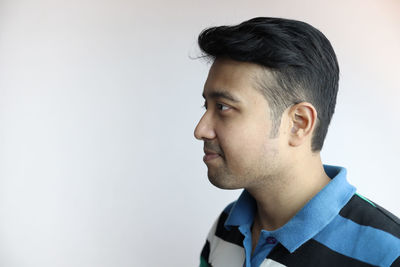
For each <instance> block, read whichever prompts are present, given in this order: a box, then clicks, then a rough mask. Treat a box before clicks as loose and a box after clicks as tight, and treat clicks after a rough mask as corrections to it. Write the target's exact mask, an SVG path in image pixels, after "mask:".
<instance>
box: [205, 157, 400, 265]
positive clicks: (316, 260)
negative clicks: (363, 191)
mask: <svg viewBox="0 0 400 267" xmlns="http://www.w3.org/2000/svg"><path fill="white" fill-rule="evenodd" d="M324 169H325V172H326V174H327V175H328V176H329V177H330V178H331V179H332V180H331V181H330V182H329V184H327V185H326V186H325V187H324V188H323V189H322V190H321V191H320V192H319V193H318V194H317V195H315V196H314V197H313V198H312V199H311V200H310V201H309V202H308V203H307V204H306V205H305V206H304V207H303V208H302V209H301V210H300V211H299V212H298V213H297V214H296V215H295V216H294V217H293V218H292V219H291V220H290V221H289V222H287V223H286V224H285V225H284V226H282V227H281V228H279V229H277V230H274V231H266V230H262V231H261V234H260V238H259V241H258V244H257V247H256V248H255V250H254V252H253V254H251V251H252V247H251V246H252V245H251V244H252V241H251V227H252V224H253V218H254V214H255V212H256V202H255V200H254V198H253V197H252V196H251V195H250V194H249V193H248V192H247V191H246V190H244V191H243V193H242V194H241V195H240V197H239V199H238V200H237V201H235V202H233V203H231V204H230V205H228V206H227V207H226V208H225V210H224V211H223V212H222V213H221V215H220V216H219V218H218V219H217V221H216V222H215V224H214V225H213V227H212V228H211V230H210V232H209V235H208V237H207V241H206V244H205V245H204V247H203V250H202V252H201V258H200V260H201V263H200V266H201V267H206V266H213V267H243V266H246V267H250V266H253V267H255V266H262V267H267V266H270V267H274V266H276V267H277V266H296V267H302V266H307V267H310V266H324V267H325V266H327V267H328V266H339V267H342V266H400V220H399V219H398V218H397V217H395V216H394V215H392V214H391V213H389V212H388V211H386V210H385V209H383V208H382V207H380V206H379V205H377V204H375V203H373V202H371V201H369V200H368V199H366V198H364V197H362V196H361V195H359V194H357V193H356V189H355V188H354V187H353V186H352V185H350V184H349V183H348V182H347V180H346V169H345V168H342V167H334V166H328V165H324Z"/></svg>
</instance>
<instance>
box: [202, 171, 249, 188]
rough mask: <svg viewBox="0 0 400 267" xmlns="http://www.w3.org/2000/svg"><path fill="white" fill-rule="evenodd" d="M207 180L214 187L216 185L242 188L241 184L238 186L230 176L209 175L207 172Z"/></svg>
mask: <svg viewBox="0 0 400 267" xmlns="http://www.w3.org/2000/svg"><path fill="white" fill-rule="evenodd" d="M208 180H209V181H210V183H212V184H213V185H214V186H215V187H218V188H220V189H227V190H234V189H240V188H243V187H242V186H239V185H238V184H237V183H236V182H235V181H234V180H232V177H227V176H225V177H224V176H219V175H210V173H209V174H208Z"/></svg>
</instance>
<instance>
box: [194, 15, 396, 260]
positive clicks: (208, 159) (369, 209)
mask: <svg viewBox="0 0 400 267" xmlns="http://www.w3.org/2000/svg"><path fill="white" fill-rule="evenodd" d="M198 42H199V46H200V48H201V50H202V51H203V52H204V54H205V56H207V57H209V58H211V59H212V60H213V64H212V66H211V68H210V71H209V74H208V78H207V81H206V83H205V85H204V92H203V97H204V98H205V105H204V106H205V108H206V111H205V113H204V115H203V117H202V118H201V119H200V121H199V123H198V125H197V127H196V129H195V133H194V134H195V137H196V138H197V139H199V140H202V141H204V153H205V156H204V159H203V160H204V162H205V164H206V165H207V167H208V178H209V180H210V182H211V183H212V184H213V185H215V186H217V187H219V188H223V189H239V188H243V189H244V190H243V192H242V194H241V195H240V197H239V199H238V200H237V201H235V202H233V203H232V204H230V205H228V206H227V207H226V208H225V210H224V211H223V212H222V213H221V215H220V216H219V218H218V219H217V221H216V222H215V224H214V226H213V227H212V228H211V230H210V233H209V235H208V237H207V241H206V244H205V246H204V248H203V250H202V252H201V264H200V266H213V267H220V266H225V267H236V266H238V267H239V266H240V267H241V266H247V267H249V266H400V257H399V255H400V223H399V219H398V218H396V217H395V216H394V215H392V214H390V213H389V212H387V211H385V210H384V209H383V208H381V207H379V206H378V205H376V204H375V203H373V202H371V201H369V200H367V199H366V198H364V197H362V196H360V195H358V194H357V193H356V192H355V188H354V187H353V186H352V185H350V184H349V183H348V182H347V180H346V170H345V169H344V168H342V167H334V166H327V165H323V164H322V162H321V157H320V151H321V149H322V146H323V142H324V139H325V136H326V133H327V129H328V125H329V123H330V121H331V118H332V115H333V113H334V108H335V103H336V95H337V90H338V80H339V67H338V63H337V60H336V56H335V53H334V51H333V48H332V46H331V44H330V42H329V41H328V40H327V39H326V37H325V36H324V35H323V34H322V33H321V32H320V31H318V30H317V29H315V28H314V27H312V26H310V25H308V24H306V23H304V22H300V21H294V20H287V19H280V18H254V19H251V20H248V21H245V22H243V23H241V24H239V25H235V26H221V27H213V28H209V29H206V30H204V31H203V32H202V33H201V34H200V36H199V39H198Z"/></svg>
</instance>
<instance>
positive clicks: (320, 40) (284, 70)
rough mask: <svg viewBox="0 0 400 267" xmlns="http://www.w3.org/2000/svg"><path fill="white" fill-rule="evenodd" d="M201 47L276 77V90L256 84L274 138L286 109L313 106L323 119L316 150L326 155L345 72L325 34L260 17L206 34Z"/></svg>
mask: <svg viewBox="0 0 400 267" xmlns="http://www.w3.org/2000/svg"><path fill="white" fill-rule="evenodd" d="M198 44H199V46H200V49H201V50H202V52H203V53H204V56H206V57H209V58H212V59H214V60H215V59H216V58H222V57H226V58H230V59H232V60H236V61H242V62H250V63H255V64H258V65H261V66H263V67H265V69H266V71H267V72H269V73H271V74H272V76H273V77H274V78H275V79H274V80H275V81H274V83H272V84H271V81H270V79H265V78H264V79H263V78H261V79H257V81H256V82H257V85H258V87H259V89H260V90H261V92H263V94H264V96H265V97H266V99H267V101H268V103H269V105H270V106H271V115H272V118H273V125H274V127H273V130H272V132H271V135H277V134H278V131H279V125H280V120H281V116H282V113H283V111H284V110H285V109H286V108H288V107H290V106H291V105H294V104H297V103H300V102H303V101H305V102H309V103H311V104H312V105H313V106H314V107H315V109H316V110H317V113H318V118H317V124H316V128H315V130H314V133H313V137H312V146H311V149H312V151H313V152H315V151H320V150H321V149H322V146H323V143H324V139H325V137H326V134H327V131H328V126H329V123H330V121H331V118H332V115H333V113H334V110H335V104H336V96H337V91H338V83H339V66H338V62H337V59H336V55H335V52H334V50H333V48H332V46H331V44H330V42H329V40H328V39H327V38H326V37H325V36H324V35H323V34H322V33H321V32H320V31H319V30H317V29H316V28H314V27H312V26H311V25H309V24H307V23H305V22H301V21H296V20H289V19H283V18H268V17H258V18H253V19H250V20H247V21H245V22H242V23H240V24H238V25H234V26H219V27H212V28H208V29H205V30H203V31H202V32H201V34H200V35H199V37H198ZM266 77H267V76H266ZM274 84H275V85H274Z"/></svg>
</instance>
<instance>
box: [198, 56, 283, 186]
mask: <svg viewBox="0 0 400 267" xmlns="http://www.w3.org/2000/svg"><path fill="white" fill-rule="evenodd" d="M261 71H262V70H261V67H259V66H257V65H255V64H251V63H242V62H235V61H232V60H229V59H218V60H216V61H215V62H214V64H213V65H212V67H211V69H210V72H209V75H208V78H207V81H206V83H205V85H204V93H203V95H204V97H205V108H206V110H205V113H204V115H203V117H202V118H201V119H200V121H199V123H198V125H197V127H196V129H195V137H196V138H197V139H199V140H203V141H204V152H205V157H204V162H205V164H206V165H207V167H208V176H209V179H210V181H211V183H213V184H214V185H215V186H217V187H220V188H224V189H237V188H244V187H248V186H250V185H251V184H254V185H255V184H256V183H257V179H260V180H261V179H265V178H267V176H268V173H270V172H272V171H273V169H274V168H275V166H274V165H275V164H276V163H275V162H276V161H277V159H278V158H279V157H278V151H279V145H280V144H279V141H280V139H279V137H280V136H282V135H279V136H277V137H276V138H270V132H271V128H272V122H271V119H270V115H269V114H270V111H269V107H268V103H267V101H266V100H265V99H264V97H263V96H262V94H261V93H260V92H259V91H258V90H257V89H256V88H255V82H254V75H256V74H257V73H258V72H261Z"/></svg>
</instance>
